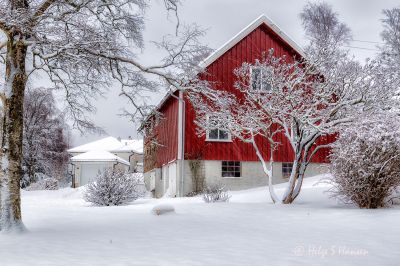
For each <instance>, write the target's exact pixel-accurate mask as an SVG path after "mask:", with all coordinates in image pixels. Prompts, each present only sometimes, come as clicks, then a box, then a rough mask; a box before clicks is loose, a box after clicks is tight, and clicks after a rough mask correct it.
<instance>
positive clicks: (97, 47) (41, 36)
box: [0, 0, 209, 231]
mask: <svg viewBox="0 0 400 266" xmlns="http://www.w3.org/2000/svg"><path fill="white" fill-rule="evenodd" d="M148 3H149V2H148V1H145V0H105V1H104V0H0V34H1V37H0V54H1V60H0V63H1V64H0V73H2V72H3V73H4V79H3V81H2V82H1V83H0V84H1V85H0V86H1V90H2V91H3V93H2V94H1V98H2V101H3V106H4V119H3V125H2V133H3V134H2V141H1V151H0V157H1V167H0V168H1V171H0V172H1V173H0V174H1V196H0V198H1V199H0V205H1V208H0V210H1V214H0V227H1V230H2V231H9V230H22V229H23V224H22V217H21V207H20V206H21V199H20V190H19V180H20V175H21V162H22V131H23V130H22V129H23V102H24V92H25V88H26V84H27V82H28V80H31V79H34V78H35V77H37V76H38V75H40V76H42V77H43V76H44V77H46V78H47V79H48V80H49V81H50V82H51V83H52V85H53V88H54V89H57V90H60V91H61V90H62V91H63V92H64V96H65V99H64V100H65V103H66V106H67V107H68V108H67V114H68V116H69V117H70V118H72V119H73V121H74V126H75V127H77V128H80V129H93V128H95V126H94V124H93V123H92V122H91V121H90V120H88V119H87V112H90V111H93V110H94V107H93V105H92V104H91V99H92V98H93V97H96V96H98V95H101V94H102V93H103V92H104V89H106V88H108V87H110V86H111V85H113V84H114V83H115V82H118V83H119V84H120V85H121V94H122V95H123V96H126V97H128V98H129V100H130V102H131V103H132V105H133V106H134V107H136V110H137V113H138V114H139V115H142V114H144V111H143V110H145V109H146V108H140V106H141V105H142V103H143V101H142V99H143V96H144V95H145V94H146V93H147V92H148V91H154V90H155V88H158V85H159V84H160V82H161V83H163V84H165V83H167V84H169V85H172V86H176V87H177V86H179V84H180V83H181V82H182V80H183V79H186V78H187V75H189V74H185V75H183V74H179V75H176V74H175V73H183V72H184V71H183V69H187V68H188V67H189V66H190V65H192V64H193V65H197V63H196V60H200V58H201V57H202V56H203V54H204V53H208V51H209V50H208V49H207V48H206V47H204V46H201V45H199V43H198V39H199V37H201V36H202V35H203V34H204V32H203V31H202V30H201V29H199V27H197V26H191V27H184V26H181V27H178V28H177V35H178V37H176V38H174V39H172V38H171V37H166V38H164V39H163V41H162V42H161V43H159V44H158V45H159V47H160V48H161V49H164V50H165V51H166V57H165V58H164V59H163V60H162V61H161V62H160V63H159V64H155V65H152V66H146V65H143V64H141V62H140V60H139V59H138V52H139V51H140V50H141V49H142V48H143V47H144V40H143V36H142V32H143V29H144V25H145V23H144V14H145V10H146V8H147V6H148ZM163 3H164V4H165V7H166V8H167V10H169V11H171V12H173V13H174V14H177V10H178V5H179V0H164V1H163ZM177 24H178V23H177ZM148 75H153V76H155V77H156V78H158V79H156V81H154V80H151V79H149V77H148Z"/></svg>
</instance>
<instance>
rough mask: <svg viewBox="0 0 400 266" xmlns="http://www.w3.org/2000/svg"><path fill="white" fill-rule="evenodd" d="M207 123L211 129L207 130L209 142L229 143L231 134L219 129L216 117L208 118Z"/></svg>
mask: <svg viewBox="0 0 400 266" xmlns="http://www.w3.org/2000/svg"><path fill="white" fill-rule="evenodd" d="M207 120H208V121H207V123H208V125H209V127H211V129H209V130H207V140H211V141H230V140H231V134H230V133H229V131H227V130H223V129H220V128H219V121H218V117H216V116H212V115H210V116H208V117H207Z"/></svg>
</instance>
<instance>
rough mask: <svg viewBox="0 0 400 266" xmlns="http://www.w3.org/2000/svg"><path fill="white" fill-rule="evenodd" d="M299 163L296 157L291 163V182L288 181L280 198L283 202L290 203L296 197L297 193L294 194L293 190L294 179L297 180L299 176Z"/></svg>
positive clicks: (294, 185)
mask: <svg viewBox="0 0 400 266" xmlns="http://www.w3.org/2000/svg"><path fill="white" fill-rule="evenodd" d="M300 164H301V163H300V161H299V160H298V159H296V161H295V162H294V164H293V166H294V168H293V169H292V173H291V177H290V179H291V181H292V182H290V181H289V187H288V188H287V189H286V191H285V194H284V196H283V199H282V203H283V204H291V203H292V202H293V201H294V200H295V199H296V197H297V195H294V191H295V187H296V181H298V178H299V173H300Z"/></svg>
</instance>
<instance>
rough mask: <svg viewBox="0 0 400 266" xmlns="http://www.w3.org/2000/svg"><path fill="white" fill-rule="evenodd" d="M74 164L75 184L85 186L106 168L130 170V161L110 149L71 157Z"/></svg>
mask: <svg viewBox="0 0 400 266" xmlns="http://www.w3.org/2000/svg"><path fill="white" fill-rule="evenodd" d="M71 163H72V164H73V166H74V170H73V171H74V175H73V176H74V178H75V180H74V181H73V184H75V186H83V185H86V184H87V183H89V182H90V181H92V180H94V179H95V178H96V176H97V174H98V173H99V172H101V171H103V170H104V169H106V168H114V169H120V170H126V171H127V170H129V165H130V164H129V162H128V161H126V160H124V159H122V158H120V157H118V156H116V155H115V154H112V153H110V152H108V151H89V152H85V153H82V154H79V155H76V156H74V157H72V158H71Z"/></svg>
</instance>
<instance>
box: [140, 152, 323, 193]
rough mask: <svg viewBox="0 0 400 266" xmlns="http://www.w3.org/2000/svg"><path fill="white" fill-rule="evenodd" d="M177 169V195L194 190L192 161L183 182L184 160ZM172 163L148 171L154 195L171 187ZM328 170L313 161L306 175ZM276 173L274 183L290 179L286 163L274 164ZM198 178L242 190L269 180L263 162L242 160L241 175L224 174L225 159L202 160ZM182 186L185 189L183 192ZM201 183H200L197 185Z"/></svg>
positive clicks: (147, 175)
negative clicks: (285, 174)
mask: <svg viewBox="0 0 400 266" xmlns="http://www.w3.org/2000/svg"><path fill="white" fill-rule="evenodd" d="M176 163H177V171H176V175H177V176H176V192H177V193H176V195H177V196H185V195H187V194H188V193H190V192H193V191H194V190H195V186H194V181H195V178H194V176H193V171H192V170H191V162H190V161H185V163H184V173H185V174H184V180H183V184H182V180H180V171H181V167H180V161H177V162H176ZM169 165H170V164H168V165H165V166H163V167H162V169H164V171H162V169H161V168H157V169H153V170H152V171H149V172H146V173H145V174H144V176H145V182H146V187H147V189H148V190H149V189H150V183H151V181H150V180H151V178H150V176H151V173H153V175H154V176H155V180H154V182H155V185H154V188H152V190H154V191H153V195H154V196H155V197H157V198H159V197H162V196H163V195H164V194H165V192H166V191H167V190H168V187H169V176H168V171H167V170H166V169H168V166H169ZM327 172H328V165H327V164H315V163H311V164H309V165H308V168H307V171H306V175H305V176H306V177H309V176H315V175H319V174H323V173H327ZM273 173H274V179H273V183H274V184H279V183H283V182H287V181H288V178H284V177H283V176H282V163H274V167H273ZM197 176H198V177H197V180H198V178H200V180H201V179H203V180H204V186H206V185H207V184H214V183H221V184H224V185H225V186H226V188H227V189H229V190H241V189H248V188H253V187H259V186H266V185H267V183H268V180H267V177H266V175H265V174H264V172H263V169H262V166H261V163H260V162H243V161H242V162H241V177H222V161H211V160H204V161H201V163H200V165H199V166H198V171H197ZM182 187H183V188H184V189H183V193H182ZM197 187H198V186H197Z"/></svg>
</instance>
